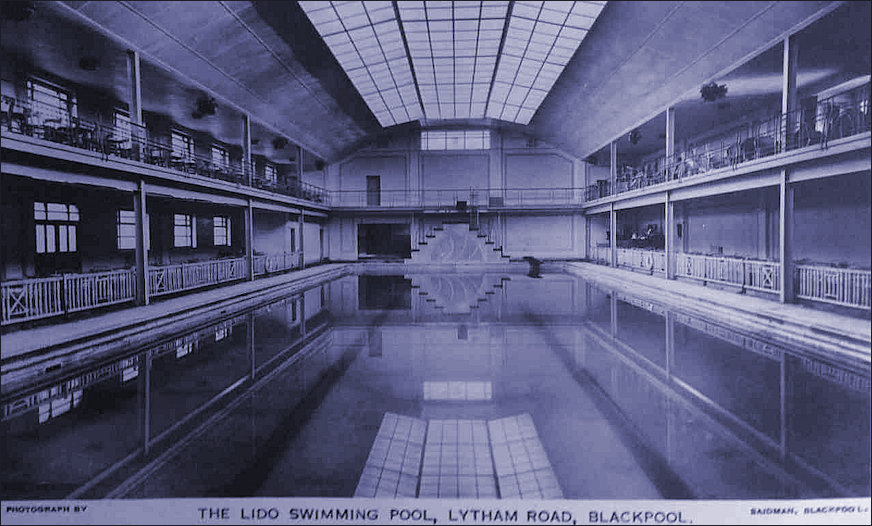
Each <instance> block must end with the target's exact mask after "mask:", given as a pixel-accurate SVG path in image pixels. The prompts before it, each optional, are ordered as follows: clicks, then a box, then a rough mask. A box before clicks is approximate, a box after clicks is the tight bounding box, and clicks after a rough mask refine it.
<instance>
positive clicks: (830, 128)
mask: <svg viewBox="0 0 872 526" xmlns="http://www.w3.org/2000/svg"><path fill="white" fill-rule="evenodd" d="M869 94H870V85H869V84H864V85H862V86H858V87H856V88H853V89H851V90H848V91H845V92H842V93H839V94H837V95H833V96H831V97H828V98H826V99H821V100H818V101H817V103H816V105H815V106H813V107H810V108H800V109H797V110H795V111H793V112H790V113H788V114H786V115H777V116H775V117H773V118H770V119H767V120H764V121H763V122H759V123H756V124H754V125H752V126H740V127H737V128H736V129H735V131H734V132H732V133H731V134H728V135H726V136H724V137H722V138H720V139H719V140H716V141H707V142H705V143H703V144H701V145H698V146H696V147H694V148H692V149H688V150H687V151H684V152H680V153H677V154H675V155H673V156H672V157H666V156H661V157H659V158H657V159H654V160H651V161H649V162H646V163H644V165H642V166H624V167H622V168H620V169H619V170H618V171H617V176H616V179H615V188H611V184H610V183H609V181H599V182H598V183H597V184H594V185H589V186H588V187H587V188H585V195H584V197H585V200H586V201H594V200H597V199H602V198H605V197H608V196H611V195H620V194H623V193H627V192H631V191H634V190H639V189H642V188H648V187H653V186H657V185H660V184H663V183H667V182H672V181H684V180H688V179H692V178H695V177H699V176H702V175H705V174H709V173H712V172H714V171H717V170H723V169H733V170H735V169H736V168H738V167H740V166H741V165H743V164H745V163H748V162H751V161H755V160H759V159H766V158H771V157H774V156H776V155H778V154H781V153H784V152H789V151H794V150H799V149H802V148H808V147H811V146H818V147H819V148H821V149H826V148H827V147H828V146H829V143H830V142H832V141H836V140H839V139H845V138H848V137H853V136H856V135H859V134H862V133H868V132H869V131H870V129H872V123H870V116H872V110H870V106H869V104H870V96H869Z"/></svg>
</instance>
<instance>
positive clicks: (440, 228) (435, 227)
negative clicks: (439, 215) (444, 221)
mask: <svg viewBox="0 0 872 526" xmlns="http://www.w3.org/2000/svg"><path fill="white" fill-rule="evenodd" d="M433 230H445V227H441V226H434V227H433Z"/></svg>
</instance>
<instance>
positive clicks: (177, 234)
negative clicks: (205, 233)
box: [173, 214, 197, 248]
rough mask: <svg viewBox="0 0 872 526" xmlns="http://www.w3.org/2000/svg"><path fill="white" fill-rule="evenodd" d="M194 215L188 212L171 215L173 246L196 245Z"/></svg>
mask: <svg viewBox="0 0 872 526" xmlns="http://www.w3.org/2000/svg"><path fill="white" fill-rule="evenodd" d="M195 227H196V222H195V220H194V216H191V215H188V214H174V215H173V246H175V247H176V248H178V247H190V248H195V247H196V246H197V229H196V228H195Z"/></svg>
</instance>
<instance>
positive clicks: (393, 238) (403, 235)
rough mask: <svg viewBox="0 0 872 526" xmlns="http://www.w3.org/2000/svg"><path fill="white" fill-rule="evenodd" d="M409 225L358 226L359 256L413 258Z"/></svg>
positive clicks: (378, 224) (377, 224)
mask: <svg viewBox="0 0 872 526" xmlns="http://www.w3.org/2000/svg"><path fill="white" fill-rule="evenodd" d="M409 231H410V228H409V225H408V224H397V223H376V224H360V225H357V256H358V257H359V258H367V257H370V258H371V257H377V258H390V259H404V258H410V257H412V240H411V236H410V235H409Z"/></svg>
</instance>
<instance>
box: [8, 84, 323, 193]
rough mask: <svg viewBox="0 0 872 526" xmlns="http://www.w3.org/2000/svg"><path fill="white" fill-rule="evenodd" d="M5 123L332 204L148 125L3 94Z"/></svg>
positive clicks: (104, 151) (311, 189) (22, 131)
mask: <svg viewBox="0 0 872 526" xmlns="http://www.w3.org/2000/svg"><path fill="white" fill-rule="evenodd" d="M0 128H2V129H3V131H4V132H9V133H14V134H18V135H22V136H27V137H33V138H36V139H42V140H45V141H50V142H53V143H58V144H63V145H66V146H71V147H73V148H78V149H81V150H87V151H90V152H97V153H99V154H101V156H102V157H103V158H104V159H107V160H108V159H109V158H119V159H127V160H132V161H137V162H141V163H144V164H147V165H151V166H158V167H161V168H165V169H170V170H173V171H175V172H178V173H180V174H187V175H198V176H202V177H208V178H210V179H216V180H220V181H226V182H231V183H237V184H241V185H245V186H249V187H251V188H258V189H261V190H267V191H269V192H274V193H277V194H281V195H285V196H288V197H295V198H299V199H305V200H307V201H312V202H315V203H327V201H328V200H329V194H328V192H326V191H325V190H324V189H322V188H319V187H317V186H314V185H311V184H307V183H303V182H300V181H297V180H290V181H279V180H277V179H270V178H267V177H265V176H263V175H256V174H249V173H248V171H246V170H245V169H244V167H243V163H242V161H241V160H239V159H237V160H233V161H226V162H219V161H216V160H215V159H213V158H211V157H209V156H205V155H200V154H197V153H186V154H184V155H179V154H177V153H175V152H173V149H172V148H171V147H170V146H168V145H166V144H163V143H162V142H160V141H158V140H156V139H155V138H152V137H150V134H149V131H148V130H147V129H146V128H145V127H144V126H139V125H137V124H134V123H130V124H129V128H124V127H119V126H115V125H113V124H108V123H105V122H99V121H94V120H88V119H83V118H80V117H76V116H74V115H72V114H70V113H65V112H59V110H58V109H57V108H55V107H46V106H45V105H43V104H40V103H38V102H36V101H31V100H22V99H16V98H14V97H10V96H7V95H3V96H2V108H0Z"/></svg>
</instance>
